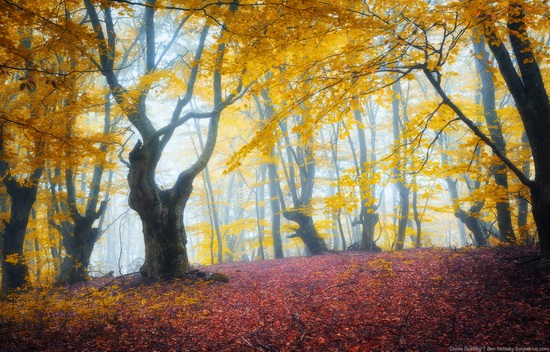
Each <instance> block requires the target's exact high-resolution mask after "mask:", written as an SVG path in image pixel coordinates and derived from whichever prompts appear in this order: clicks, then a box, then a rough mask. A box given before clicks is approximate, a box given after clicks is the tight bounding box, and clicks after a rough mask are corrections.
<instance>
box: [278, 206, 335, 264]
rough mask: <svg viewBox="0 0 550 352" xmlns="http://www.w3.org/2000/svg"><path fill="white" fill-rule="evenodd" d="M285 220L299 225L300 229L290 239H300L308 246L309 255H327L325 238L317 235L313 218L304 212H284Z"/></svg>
mask: <svg viewBox="0 0 550 352" xmlns="http://www.w3.org/2000/svg"><path fill="white" fill-rule="evenodd" d="M283 216H284V217H285V219H287V220H289V221H293V222H295V223H296V224H298V229H297V230H296V232H295V233H294V234H293V235H290V236H289V238H295V237H299V238H300V239H301V240H302V241H303V242H304V244H305V245H306V250H307V254H310V255H316V254H322V253H326V252H327V251H328V248H327V245H326V243H325V241H324V240H323V238H322V237H321V236H319V234H318V233H317V229H316V228H315V224H314V223H313V218H312V217H311V216H310V215H307V214H304V213H303V212H302V211H296V210H294V211H285V212H283Z"/></svg>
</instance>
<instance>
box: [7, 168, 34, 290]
mask: <svg viewBox="0 0 550 352" xmlns="http://www.w3.org/2000/svg"><path fill="white" fill-rule="evenodd" d="M42 170H43V169H42V168H40V169H37V170H35V172H34V173H33V174H32V176H31V179H32V180H34V182H33V183H36V181H38V179H40V176H41V175H42ZM8 177H11V176H8ZM8 177H6V178H4V183H5V185H6V189H7V191H8V194H9V196H10V199H11V206H10V219H9V222H5V223H4V225H5V228H4V233H2V238H1V239H2V240H3V241H2V242H3V243H2V246H0V247H1V248H2V249H3V251H2V253H1V260H2V290H3V291H7V292H9V291H12V290H15V289H20V288H24V287H25V286H26V285H27V284H28V283H29V268H28V266H27V264H26V262H25V259H24V257H23V244H24V242H25V234H26V233H27V226H28V223H29V216H30V214H31V210H32V207H33V205H34V203H35V201H36V195H37V193H38V186H37V185H36V184H32V185H30V186H29V185H25V184H23V185H20V184H19V183H18V182H17V181H16V180H14V179H9V178H8Z"/></svg>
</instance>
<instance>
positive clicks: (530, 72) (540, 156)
mask: <svg viewBox="0 0 550 352" xmlns="http://www.w3.org/2000/svg"><path fill="white" fill-rule="evenodd" d="M524 17H525V14H524V8H523V6H522V5H521V3H519V2H516V1H512V2H510V5H509V10H508V24H507V26H508V30H509V39H510V43H511V46H512V50H513V52H514V56H515V57H516V63H517V67H518V68H519V71H520V72H519V73H518V72H517V71H516V67H515V65H514V63H513V62H512V60H511V58H510V54H509V53H508V49H507V48H506V46H505V45H504V43H503V42H502V41H501V40H500V38H498V37H497V34H496V29H495V28H494V27H495V25H494V23H492V22H489V23H487V27H488V28H487V31H488V32H489V33H490V35H489V38H488V39H489V41H488V42H489V47H490V49H491V51H492V53H493V55H494V56H495V58H496V61H497V63H498V66H499V70H500V72H501V74H502V76H503V77H504V80H505V81H506V84H507V85H508V89H509V90H510V93H511V94H512V96H513V98H514V101H515V103H516V107H517V109H518V111H519V113H520V116H521V119H522V122H523V125H524V127H525V132H526V134H527V137H528V139H529V145H530V146H531V152H532V154H533V161H534V164H535V179H534V181H531V182H524V184H526V185H527V186H528V187H529V188H530V191H531V205H532V212H533V218H534V219H535V223H536V225H537V231H538V234H539V242H540V250H541V257H542V261H541V265H542V266H550V216H549V210H548V209H550V143H548V136H550V101H549V99H548V93H547V92H546V89H545V87H544V80H543V76H542V73H541V71H540V67H539V64H538V63H537V59H536V57H535V55H534V50H533V48H532V43H531V40H530V37H529V35H528V33H527V29H526V28H527V26H526V24H525V21H524Z"/></svg>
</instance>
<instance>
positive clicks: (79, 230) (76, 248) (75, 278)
mask: <svg viewBox="0 0 550 352" xmlns="http://www.w3.org/2000/svg"><path fill="white" fill-rule="evenodd" d="M94 221H95V218H93V219H91V218H88V217H83V216H80V217H78V218H77V220H76V221H75V225H74V229H73V230H72V231H71V232H70V233H68V234H67V235H65V234H64V235H63V247H65V252H66V253H65V258H63V262H62V263H61V268H60V271H59V275H58V277H57V279H56V284H57V285H63V284H73V283H77V282H83V281H86V280H87V279H88V266H89V265H90V257H91V255H92V252H93V250H94V245H95V243H96V242H97V240H98V239H99V234H98V229H97V228H94V227H92V224H93V223H94Z"/></svg>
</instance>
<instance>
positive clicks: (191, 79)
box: [0, 0, 550, 291]
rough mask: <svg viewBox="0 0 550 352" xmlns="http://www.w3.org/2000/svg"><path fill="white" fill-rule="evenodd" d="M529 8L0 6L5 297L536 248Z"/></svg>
mask: <svg viewBox="0 0 550 352" xmlns="http://www.w3.org/2000/svg"><path fill="white" fill-rule="evenodd" d="M549 11H550V8H549V5H548V3H547V2H541V1H530V0H510V1H492V2H487V1H482V0H470V1H428V0H410V1H401V2H395V1H366V0H365V1H357V0H337V1H326V2H319V1H313V0H295V1H292V0H288V1H283V0H281V1H249V0H234V1H208V0H196V1H179V0H172V1H165V0H136V1H126V0H101V1H99V0H82V1H80V0H79V1H77V0H66V1H62V0H53V1H25V0H20V1H18V0H13V1H4V0H0V28H1V30H0V77H1V78H2V82H3V89H2V90H1V91H0V97H1V101H2V104H1V107H0V137H1V139H0V179H1V183H0V217H1V223H0V233H1V237H0V250H1V252H0V260H1V263H2V265H1V269H2V271H1V275H2V289H3V290H4V291H12V290H18V289H21V288H25V287H28V286H29V285H30V286H37V287H42V286H44V285H46V286H47V285H51V284H55V285H62V284H65V283H76V282H81V281H85V280H87V279H88V278H89V276H90V275H92V276H101V275H105V274H107V273H108V272H109V271H113V272H115V273H116V275H122V274H127V273H132V272H139V273H140V274H141V275H142V276H143V277H146V278H150V279H152V280H159V279H174V278H181V277H185V275H187V273H188V272H189V271H190V270H192V265H193V264H199V263H201V264H213V263H222V262H233V261H240V260H253V259H268V258H282V257H291V256H300V255H306V254H307V255H316V254H322V253H327V252H331V251H340V250H346V249H354V250H361V251H371V252H379V251H388V250H390V251H393V250H402V249H405V248H411V247H463V246H468V245H473V246H495V245H520V244H527V245H536V246H537V247H536V248H537V250H538V251H539V252H538V254H540V257H538V258H537V263H538V265H539V266H540V267H547V266H549V265H550V142H549V141H550V139H549V137H548V136H550V102H549V99H548V94H547V91H546V87H547V86H548V85H549V84H550V82H549V79H550V75H549V70H548V68H549V66H548V65H549V61H548V59H549V58H548V46H549V44H550V34H549V33H550V26H549V25H550V22H549V17H550V16H548V13H549Z"/></svg>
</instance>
